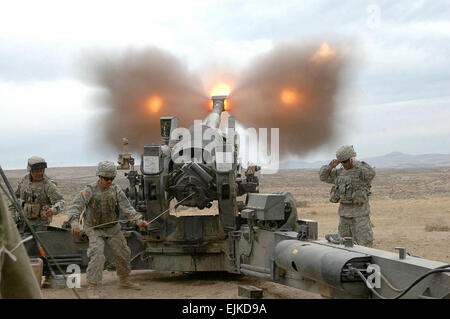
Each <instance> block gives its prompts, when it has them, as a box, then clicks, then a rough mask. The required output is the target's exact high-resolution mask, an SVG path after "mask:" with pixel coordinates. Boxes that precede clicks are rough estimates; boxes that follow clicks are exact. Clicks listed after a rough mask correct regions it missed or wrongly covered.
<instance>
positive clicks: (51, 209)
mask: <svg viewBox="0 0 450 319" xmlns="http://www.w3.org/2000/svg"><path fill="white" fill-rule="evenodd" d="M46 168H47V162H46V161H45V159H43V158H42V157H39V156H32V157H30V158H29V159H28V165H27V171H28V172H29V173H28V174H27V175H25V176H24V177H23V178H22V180H21V181H20V182H19V185H18V187H17V190H16V197H17V198H18V199H20V200H21V204H22V207H23V210H24V212H25V214H26V217H27V218H28V220H29V221H30V223H31V225H32V227H34V230H35V231H45V230H47V226H48V225H49V224H50V223H51V221H52V216H53V215H57V214H58V213H60V212H61V211H62V210H63V209H64V198H63V196H62V195H61V194H60V193H59V191H58V189H57V188H56V183H55V182H54V181H52V180H51V179H50V178H48V177H47V175H45V169H46ZM10 209H13V210H14V209H15V208H14V206H13V205H11V206H10Z"/></svg>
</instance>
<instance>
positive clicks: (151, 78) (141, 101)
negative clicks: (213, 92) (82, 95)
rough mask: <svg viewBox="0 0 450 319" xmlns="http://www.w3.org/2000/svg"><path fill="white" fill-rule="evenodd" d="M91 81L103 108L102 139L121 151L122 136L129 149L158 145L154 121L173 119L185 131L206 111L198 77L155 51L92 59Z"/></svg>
mask: <svg viewBox="0 0 450 319" xmlns="http://www.w3.org/2000/svg"><path fill="white" fill-rule="evenodd" d="M90 62H91V66H92V67H93V76H94V79H93V81H94V82H95V84H97V85H98V86H100V87H101V88H103V89H104V91H105V96H104V97H103V104H104V105H105V106H106V107H107V109H108V110H109V113H108V116H107V118H106V119H102V120H101V123H100V124H101V125H103V130H104V134H105V136H106V140H107V141H108V142H110V143H111V144H112V145H114V146H116V147H117V149H118V150H120V149H121V142H122V138H123V137H127V138H128V139H129V142H130V145H129V148H130V151H142V147H143V146H144V145H146V144H152V143H157V144H159V143H160V142H161V135H160V134H161V129H160V122H159V118H160V117H161V116H176V117H178V119H179V125H180V126H182V127H189V126H190V125H192V124H193V122H194V120H197V119H203V118H204V117H205V116H206V115H207V113H208V109H207V100H208V97H207V95H205V93H204V92H203V91H202V84H201V81H200V79H199V78H198V77H196V76H195V75H194V74H191V73H190V72H189V71H188V69H187V67H186V66H184V65H183V63H182V62H181V61H180V60H179V59H178V58H176V57H174V56H172V55H170V54H169V53H167V52H165V51H162V50H160V49H157V48H149V49H146V50H139V51H133V50H130V51H128V52H127V53H125V54H123V55H121V56H119V57H115V58H111V57H109V58H105V57H101V58H99V57H97V58H95V59H92V60H91V61H90Z"/></svg>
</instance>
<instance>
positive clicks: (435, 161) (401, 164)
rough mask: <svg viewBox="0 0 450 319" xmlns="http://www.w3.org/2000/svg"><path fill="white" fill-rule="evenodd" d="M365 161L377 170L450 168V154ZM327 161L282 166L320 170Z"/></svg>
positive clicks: (398, 155) (394, 154) (391, 155)
mask: <svg viewBox="0 0 450 319" xmlns="http://www.w3.org/2000/svg"><path fill="white" fill-rule="evenodd" d="M362 160H363V161H365V162H367V163H369V164H370V165H372V166H375V167H377V168H414V167H440V166H450V154H421V155H411V154H405V153H400V152H392V153H389V154H386V155H382V156H375V157H367V158H363V159H362ZM328 163H329V160H327V161H316V162H304V161H289V162H283V163H281V164H280V168H281V169H296V168H320V167H321V166H322V165H325V164H328Z"/></svg>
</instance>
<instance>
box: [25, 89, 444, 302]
mask: <svg viewBox="0 0 450 319" xmlns="http://www.w3.org/2000/svg"><path fill="white" fill-rule="evenodd" d="M225 101H226V97H225V96H215V97H212V102H213V109H212V111H211V113H210V114H209V115H208V116H207V117H206V118H205V120H203V121H196V123H194V125H192V126H191V127H189V128H188V129H183V128H178V119H177V118H175V117H162V118H161V119H160V121H161V139H162V143H161V144H158V145H145V146H144V150H143V153H142V156H141V165H140V168H139V171H138V170H135V169H134V159H132V158H130V163H131V164H132V165H131V166H132V169H131V170H130V171H129V172H128V173H126V176H127V178H128V180H129V182H130V185H129V187H128V188H127V189H126V194H127V196H128V198H129V200H130V202H131V204H132V205H133V206H134V207H135V209H136V210H137V211H139V212H141V213H142V214H143V215H144V218H145V219H146V220H147V221H150V223H149V225H148V229H147V231H146V232H144V233H140V232H138V231H137V230H136V229H135V228H133V227H131V226H129V225H126V224H124V225H122V226H123V231H124V232H125V237H126V238H127V241H128V245H129V246H130V248H131V253H132V261H131V264H132V268H133V269H154V270H160V271H183V272H193V271H226V272H230V273H239V274H247V275H251V276H257V277H261V278H264V279H267V280H271V281H273V282H276V283H280V284H283V285H287V286H291V287H296V288H299V289H303V290H307V291H311V292H316V293H319V294H321V295H323V296H326V297H330V298H427V299H428V298H448V296H449V292H450V275H449V271H450V270H449V268H448V267H449V265H446V264H444V263H442V262H438V261H432V260H427V259H423V258H418V257H413V256H407V255H404V254H403V253H402V254H400V255H397V254H394V253H391V252H386V251H382V250H379V249H373V248H367V247H363V246H359V245H354V244H353V242H352V239H351V238H349V239H346V241H345V243H343V244H340V243H332V242H328V241H327V240H324V239H319V238H318V225H317V222H315V221H312V220H304V219H299V216H298V212H297V207H296V202H295V199H294V198H293V196H292V195H291V194H290V193H287V192H279V193H271V194H261V193H259V181H258V178H257V177H256V176H255V172H256V171H258V170H259V167H257V166H249V167H247V168H246V169H245V168H244V167H243V166H242V164H241V163H240V159H239V148H238V144H239V143H238V140H239V136H238V135H237V134H235V132H234V128H235V121H234V118H233V117H229V118H228V123H227V125H226V128H225V129H220V123H221V118H222V115H223V111H224V104H225ZM243 197H245V198H244V199H240V198H243ZM215 205H216V206H215ZM177 206H187V207H190V208H196V209H199V210H201V211H202V212H204V211H205V210H208V211H210V212H211V213H210V214H209V215H206V214H202V215H195V216H175V215H173V214H170V210H171V209H174V208H175V207H177ZM45 233H46V234H42V235H41V238H43V239H44V238H47V239H48V240H50V239H51V238H55V236H59V237H58V238H59V241H58V243H56V242H55V245H56V244H60V243H63V242H64V243H65V245H64V247H60V246H59V247H56V246H53V248H54V250H53V254H54V255H56V257H58V254H59V255H61V256H62V255H64V254H65V255H67V256H71V258H73V257H74V256H76V257H77V258H78V259H79V260H78V262H77V263H78V264H79V265H80V267H81V269H82V270H83V271H84V270H85V269H86V265H87V260H86V254H85V249H86V248H87V241H86V240H87V239H86V238H85V239H84V240H83V239H80V238H73V237H72V235H71V233H70V232H69V231H67V230H64V231H61V230H58V231H57V230H56V229H53V230H51V231H48V232H45ZM30 249H31V248H30ZM401 251H402V252H403V250H401ZM105 254H106V259H107V263H108V261H111V260H112V254H111V252H110V251H109V250H108V249H106V250H105ZM67 258H68V257H67ZM62 259H63V258H62ZM71 261H73V260H71ZM110 265H111V264H110Z"/></svg>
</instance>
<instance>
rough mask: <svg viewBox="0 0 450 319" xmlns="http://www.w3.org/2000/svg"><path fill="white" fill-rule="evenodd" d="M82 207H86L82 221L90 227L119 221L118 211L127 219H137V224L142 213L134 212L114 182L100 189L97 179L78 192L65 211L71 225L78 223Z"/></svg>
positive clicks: (109, 225)
mask: <svg viewBox="0 0 450 319" xmlns="http://www.w3.org/2000/svg"><path fill="white" fill-rule="evenodd" d="M84 209H86V211H85V215H84V223H85V225H86V226H90V227H92V226H98V225H102V224H105V223H111V222H115V221H119V211H120V212H122V213H124V214H125V215H126V216H127V217H128V218H129V219H132V220H137V221H136V223H137V224H139V223H140V220H141V219H142V215H141V214H139V213H138V212H136V210H135V209H134V208H133V206H131V204H130V202H129V201H128V198H127V197H126V196H125V193H124V192H123V191H122V190H121V189H120V187H119V186H118V185H116V184H112V185H111V186H110V187H108V188H107V189H105V190H102V189H101V188H100V186H99V185H98V181H97V182H94V183H92V184H89V185H87V186H86V187H85V188H84V189H83V190H82V191H81V192H80V193H78V194H77V195H76V196H75V198H74V200H73V202H72V205H71V206H70V208H69V209H68V211H67V212H66V213H67V214H68V215H69V216H70V217H69V222H70V223H71V225H72V226H78V225H79V222H78V220H79V219H80V215H81V213H82V211H83V210H84ZM113 225H114V224H113V223H111V224H108V225H105V227H111V226H113Z"/></svg>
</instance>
